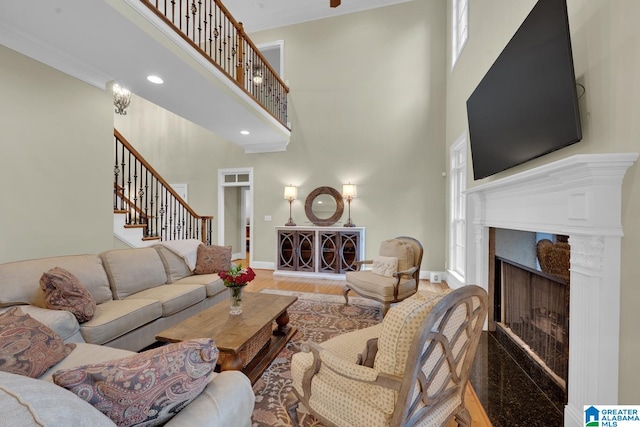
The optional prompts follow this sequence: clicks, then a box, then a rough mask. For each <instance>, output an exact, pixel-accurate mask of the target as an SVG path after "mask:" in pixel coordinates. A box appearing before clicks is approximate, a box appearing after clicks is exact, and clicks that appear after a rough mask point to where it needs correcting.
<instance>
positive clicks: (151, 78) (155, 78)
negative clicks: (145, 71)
mask: <svg viewBox="0 0 640 427" xmlns="http://www.w3.org/2000/svg"><path fill="white" fill-rule="evenodd" d="M147 80H149V81H150V82H151V83H154V84H157V85H161V84H162V83H164V80H162V79H161V78H160V77H158V76H153V75H152V76H147Z"/></svg>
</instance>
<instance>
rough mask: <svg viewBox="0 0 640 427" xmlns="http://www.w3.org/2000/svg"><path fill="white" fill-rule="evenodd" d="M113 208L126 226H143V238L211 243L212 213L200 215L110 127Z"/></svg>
mask: <svg viewBox="0 0 640 427" xmlns="http://www.w3.org/2000/svg"><path fill="white" fill-rule="evenodd" d="M113 134H114V140H115V165H114V168H113V174H114V183H113V210H114V212H119V213H123V214H125V215H126V219H125V227H140V228H142V229H143V231H144V233H143V240H150V239H158V240H180V239H198V240H201V241H202V242H204V243H206V244H211V235H212V222H213V217H212V216H201V215H198V214H196V213H195V212H194V211H193V209H192V208H191V207H190V206H189V205H188V204H187V203H186V202H185V201H184V200H183V199H182V198H181V197H180V195H178V193H176V191H175V190H174V189H173V188H171V186H170V185H169V184H168V183H167V182H166V181H165V180H164V179H163V178H162V177H161V176H160V174H158V172H156V170H155V169H154V168H153V167H151V165H150V164H149V163H148V162H147V161H146V160H145V159H144V158H143V157H142V156H141V155H140V153H138V152H137V151H136V150H135V149H134V148H133V147H132V146H131V144H130V143H129V142H128V141H127V140H126V139H125V138H124V137H123V136H122V135H121V134H120V132H118V131H117V130H116V129H114V130H113Z"/></svg>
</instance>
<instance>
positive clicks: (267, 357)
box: [156, 292, 298, 384]
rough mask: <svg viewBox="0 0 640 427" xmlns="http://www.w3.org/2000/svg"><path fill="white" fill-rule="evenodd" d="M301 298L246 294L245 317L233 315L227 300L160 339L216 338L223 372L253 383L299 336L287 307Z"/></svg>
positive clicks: (178, 340) (243, 306)
mask: <svg viewBox="0 0 640 427" xmlns="http://www.w3.org/2000/svg"><path fill="white" fill-rule="evenodd" d="M297 299H298V297H294V296H286V295H274V294H263V293H255V292H243V294H242V313H241V314H238V315H231V314H229V300H224V301H221V302H219V303H217V304H215V305H213V306H212V307H209V308H207V309H205V310H202V311H201V312H199V313H197V314H195V315H194V316H192V317H190V318H188V319H186V320H184V321H182V322H180V323H178V324H177V325H175V326H173V327H171V328H169V329H166V330H164V331H162V332H160V333H159V334H158V335H156V339H157V340H158V341H162V342H180V341H186V340H190V339H195V338H213V340H214V341H215V343H216V346H217V347H218V350H220V355H219V357H218V365H219V369H220V370H221V371H226V370H241V371H243V372H244V373H245V374H246V375H247V376H248V377H249V379H250V380H251V383H252V384H253V383H255V381H256V380H257V379H258V378H259V377H260V375H261V374H262V372H263V371H264V370H265V369H266V368H267V367H268V366H269V364H270V363H271V361H273V359H275V357H276V355H277V354H278V353H279V352H280V350H282V348H283V347H284V346H285V345H286V344H287V341H289V340H290V339H291V337H292V336H293V334H295V332H296V328H294V327H291V326H289V324H288V323H289V315H288V313H287V308H289V306H290V305H291V304H293V303H294V302H295V301H296V300H297ZM274 322H275V323H274Z"/></svg>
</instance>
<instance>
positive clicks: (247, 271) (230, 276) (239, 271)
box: [218, 265, 256, 288]
mask: <svg viewBox="0 0 640 427" xmlns="http://www.w3.org/2000/svg"><path fill="white" fill-rule="evenodd" d="M218 276H220V278H221V279H222V281H223V282H224V285H225V286H226V287H228V288H231V287H238V286H246V285H247V284H248V283H249V282H250V281H252V280H253V279H255V277H256V273H254V272H253V270H252V269H251V267H247V268H242V265H237V266H233V267H231V268H230V269H229V271H219V272H218Z"/></svg>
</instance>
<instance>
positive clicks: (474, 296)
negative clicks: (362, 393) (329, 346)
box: [288, 285, 487, 427]
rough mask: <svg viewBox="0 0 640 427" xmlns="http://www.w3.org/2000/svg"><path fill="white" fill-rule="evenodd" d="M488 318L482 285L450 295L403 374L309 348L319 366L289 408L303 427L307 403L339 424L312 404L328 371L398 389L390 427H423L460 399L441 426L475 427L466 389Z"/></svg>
mask: <svg viewBox="0 0 640 427" xmlns="http://www.w3.org/2000/svg"><path fill="white" fill-rule="evenodd" d="M461 310H462V312H463V314H464V315H463V316H461ZM486 315H487V293H486V291H485V290H484V289H482V288H480V287H478V286H475V285H469V286H465V287H463V288H460V289H457V290H455V291H452V292H451V293H449V294H448V295H446V296H444V297H443V298H442V299H441V300H440V301H439V302H438V303H437V304H436V306H435V307H434V308H433V309H432V310H431V311H430V313H429V314H428V315H427V317H426V318H425V320H424V322H423V323H422V325H421V326H420V328H419V330H418V331H417V332H416V334H415V336H414V339H413V341H412V343H411V347H410V351H409V356H408V358H407V365H406V369H405V371H404V374H403V375H402V376H394V375H389V374H385V373H383V372H379V371H377V370H376V369H375V364H374V368H369V367H366V366H360V365H356V364H355V363H353V362H348V361H346V360H345V359H343V358H341V357H339V356H337V355H334V354H332V353H331V352H330V351H328V350H326V349H324V348H323V347H322V345H321V344H320V345H318V344H315V343H308V344H306V345H303V347H302V351H305V352H311V353H312V354H313V364H312V365H311V367H310V369H308V370H307V371H306V372H305V373H304V376H303V379H302V390H303V393H302V394H299V393H298V391H297V390H296V389H295V388H294V389H293V395H294V397H295V399H294V401H293V402H292V404H291V405H290V406H289V407H288V412H289V416H290V417H291V419H292V421H293V423H294V425H295V426H297V425H298V417H297V407H298V405H299V403H302V404H303V406H304V407H305V408H306V409H307V410H308V411H309V412H310V413H311V414H312V415H313V416H314V418H316V419H317V420H318V421H320V422H321V423H323V424H324V425H326V426H337V424H335V423H333V422H332V421H330V420H327V419H326V418H325V417H322V416H320V415H318V414H317V413H316V412H315V411H314V409H313V407H312V405H310V403H309V401H310V399H311V397H312V388H311V383H312V382H313V378H314V376H315V375H316V374H317V373H318V372H319V371H320V368H321V367H324V368H328V369H330V370H332V371H333V372H335V373H336V374H338V375H340V376H343V377H347V378H348V379H349V380H351V381H355V382H362V383H368V384H374V385H377V386H380V387H383V388H388V389H392V390H394V391H396V392H397V399H396V403H395V408H394V411H393V414H392V415H391V419H390V422H389V424H388V425H389V426H392V427H401V426H402V427H405V426H406V427H410V426H415V425H419V424H421V423H422V422H424V421H425V420H427V419H429V418H430V417H433V416H434V414H437V413H438V412H439V411H442V409H443V407H444V406H450V405H451V401H452V399H453V398H454V397H456V396H459V398H458V399H457V400H456V401H457V402H459V403H458V404H456V405H454V407H453V408H452V410H450V412H449V413H448V414H447V415H446V416H445V417H439V420H440V421H441V422H440V423H439V424H438V425H439V426H445V425H446V424H447V423H448V422H449V421H451V420H452V419H454V418H455V420H456V422H457V423H458V425H459V426H465V427H468V426H470V425H471V416H470V414H469V412H468V410H467V409H466V408H465V405H464V396H465V389H466V386H467V384H468V381H469V374H470V371H471V367H472V363H473V359H474V357H475V353H476V350H477V347H478V342H479V340H480V335H481V332H482V328H483V326H484V321H485V318H486ZM443 376H444V379H443ZM434 381H437V384H436V383H434ZM432 383H434V384H432ZM354 405H357V402H354ZM429 425H432V424H429ZM433 425H435V424H433Z"/></svg>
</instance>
